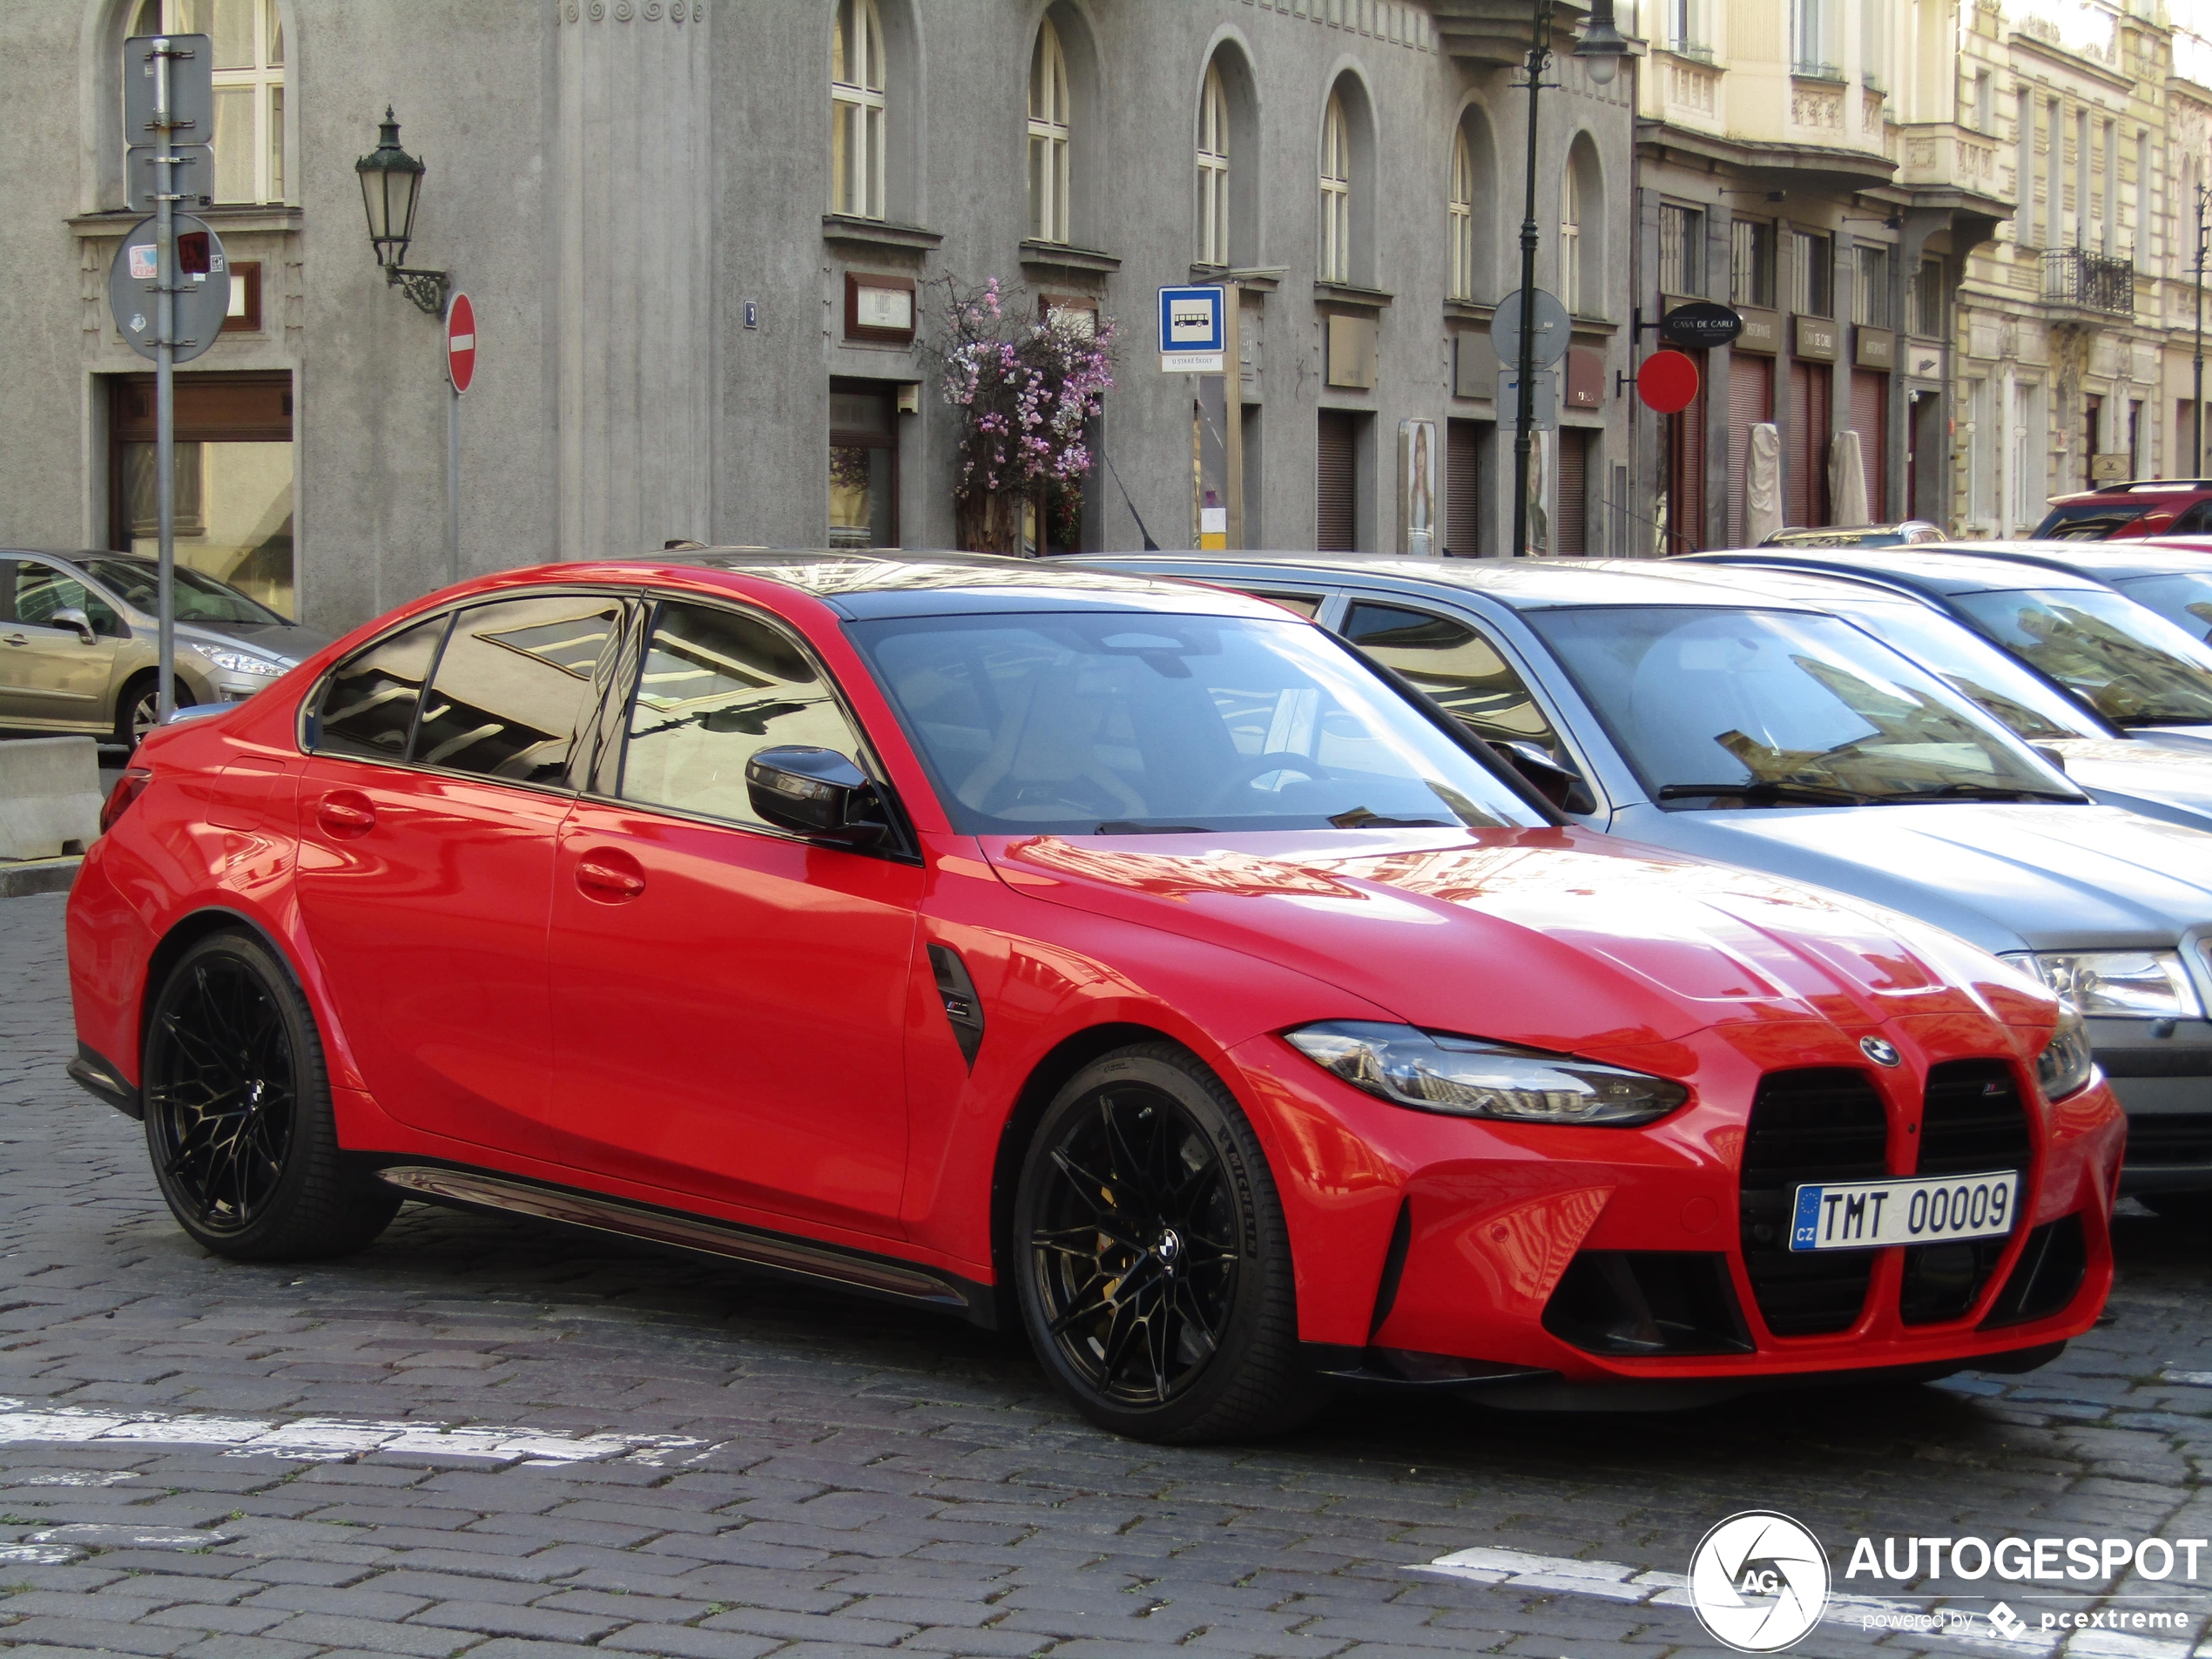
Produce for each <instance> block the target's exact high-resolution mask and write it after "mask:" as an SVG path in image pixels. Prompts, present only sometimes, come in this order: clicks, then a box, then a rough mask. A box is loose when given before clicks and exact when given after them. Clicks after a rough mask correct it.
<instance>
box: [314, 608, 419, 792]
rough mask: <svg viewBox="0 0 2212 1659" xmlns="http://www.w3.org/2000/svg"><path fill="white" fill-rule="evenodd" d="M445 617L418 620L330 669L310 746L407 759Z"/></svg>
mask: <svg viewBox="0 0 2212 1659" xmlns="http://www.w3.org/2000/svg"><path fill="white" fill-rule="evenodd" d="M447 620H448V618H446V617H431V618H430V620H429V621H428V622H419V623H417V624H415V626H414V627H412V628H409V629H408V630H407V631H405V632H403V633H397V634H394V635H393V636H392V637H390V638H389V639H387V640H385V641H383V642H382V643H381V644H375V645H371V646H370V647H369V648H368V650H367V651H362V652H361V654H360V655H358V656H356V657H352V658H347V660H346V661H345V662H342V663H341V664H339V665H338V666H337V667H336V668H334V669H333V670H331V671H330V678H327V679H326V680H325V681H323V683H322V691H321V692H320V694H319V695H318V697H317V698H316V700H315V713H314V724H313V725H312V726H311V727H310V732H309V747H311V748H313V749H314V752H316V753H317V754H327V755H352V756H354V757H356V758H358V759H363V760H403V759H406V758H407V738H408V732H412V731H413V730H414V729H415V708H416V707H417V705H419V704H420V703H421V700H422V687H423V684H424V682H426V681H427V680H428V679H429V678H430V665H431V664H433V663H435V661H437V658H438V642H439V641H440V640H441V639H442V638H444V637H445V631H446V623H447Z"/></svg>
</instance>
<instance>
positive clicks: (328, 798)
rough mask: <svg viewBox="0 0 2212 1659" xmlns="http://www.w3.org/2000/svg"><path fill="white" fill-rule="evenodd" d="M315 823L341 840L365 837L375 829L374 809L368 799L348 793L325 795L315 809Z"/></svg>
mask: <svg viewBox="0 0 2212 1659" xmlns="http://www.w3.org/2000/svg"><path fill="white" fill-rule="evenodd" d="M315 822H316V823H318V824H320V825H321V826H323V828H324V829H325V830H326V831H327V832H328V833H330V834H333V835H335V836H337V837H338V838H339V839H341V840H351V839H352V838H353V837H354V836H356V835H366V834H368V832H369V831H371V830H373V829H374V828H375V827H376V809H375V808H374V806H370V805H369V804H368V799H366V798H365V797H363V796H361V795H356V794H354V793H352V792H350V791H349V792H346V793H344V794H337V795H325V796H324V797H323V798H322V804H321V805H320V806H317V807H316V808H315Z"/></svg>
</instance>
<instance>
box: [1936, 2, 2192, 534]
mask: <svg viewBox="0 0 2212 1659" xmlns="http://www.w3.org/2000/svg"><path fill="white" fill-rule="evenodd" d="M1958 38H1959V86H1960V96H1961V99H1962V104H1963V105H1964V107H1966V108H1967V109H1969V110H1971V111H1973V117H1972V120H1973V124H1974V125H1976V127H1977V128H1978V129H1979V131H1980V132H1983V133H1984V134H1986V137H1987V138H1988V139H1989V140H1990V141H1991V142H1992V143H1993V144H1994V145H1996V148H1997V152H1998V158H1999V159H1998V173H1999V179H2000V185H1999V187H2000V193H2001V194H2003V195H2004V196H2005V198H2006V200H2007V202H2008V204H2009V206H2010V208H2011V211H2010V212H2008V213H2007V215H2006V218H2005V219H2002V220H2001V221H2000V223H1999V224H1998V225H1997V226H1995V228H1994V232H1993V234H1992V235H1991V237H1990V238H1989V239H1987V240H1986V241H1985V242H1983V243H1982V244H1981V245H1980V246H1979V247H1978V248H1976V249H1975V250H1974V252H1973V255H1972V257H1971V258H1970V259H1969V260H1968V261H1967V265H1966V272H1965V280H1964V281H1963V283H1962V284H1961V287H1960V288H1959V297H1958V314H1957V331H1956V341H1957V346H1958V356H1957V362H1958V370H1957V373H1958V381H1959V388H1958V410H1959V427H1958V433H1957V437H1956V441H1955V448H1956V450H1957V454H1958V460H1959V465H1958V468H1957V471H1956V475H1955V476H1956V490H1955V493H1954V496H1953V497H1952V502H1951V507H1952V520H1953V522H1954V523H1955V524H1956V526H1957V528H1958V529H1959V532H1960V533H1961V534H1962V535H1966V536H2018V535H2025V534H2027V532H2028V531H2029V530H2031V529H2033V528H2034V526H2035V524H2036V523H2037V521H2038V520H2040V518H2041V517H2042V516H2043V514H2044V511H2045V509H2046V506H2047V502H2048V499H2049V497H2051V496H2055V495H2060V494H2063V493H2065V492H2067V491H2069V490H2078V489H2088V488H2091V487H2092V485H2093V483H2094V482H2096V481H2097V480H2098V479H2100V478H2101V477H2102V478H2113V477H2143V478H2148V477H2188V476H2190V475H2193V474H2194V473H2195V471H2196V470H2197V469H2198V465H2199V463H2198V461H2197V457H2196V455H2195V430H2194V428H2195V421H2194V417H2193V408H2192V404H2191V401H2190V400H2191V396H2192V392H2193V388H2192V383H2191V382H2192V371H2191V351H2192V341H2191V331H2192V324H2193V321H2194V306H2195V287H2194V283H2195V238H2196V231H2195V222H2196V219H2195V214H2196V209H2195V196H2196V191H2197V187H2198V185H2200V184H2202V182H2204V181H2205V180H2206V179H2207V178H2208V176H2209V175H2208V171H2207V165H2206V164H2207V159H2208V155H2212V152H2208V147H2207V146H2208V142H2209V141H2212V131H2209V130H2208V117H2209V116H2212V90H2208V86H2207V84H2206V79H2205V78H2206V76H2207V74H2208V71H2212V64H2208V63H2207V62H2206V61H2205V54H2204V52H2203V50H2202V43H2201V42H2200V41H2197V40H2196V38H2195V37H2194V36H2193V35H2192V34H2190V33H2189V32H2188V30H2176V29H2175V26H2174V24H2173V21H2172V19H2171V17H2169V16H2168V12H2167V9H2166V7H2165V6H2164V5H2162V4H2155V3H2149V0H2134V3H2127V4H2121V3H2113V0H2084V3H2067V4H2065V5H2058V4H2054V3H2049V0H2001V3H2000V0H1978V3H1975V4H1973V5H1972V6H1971V7H1970V8H1969V9H1968V10H1967V12H1966V16H1965V17H1964V18H1963V19H1962V20H1961V26H1960V29H1959V37H1958ZM2193 48H2194V50H2193ZM2100 457H2101V459H2100Z"/></svg>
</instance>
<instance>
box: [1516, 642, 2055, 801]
mask: <svg viewBox="0 0 2212 1659" xmlns="http://www.w3.org/2000/svg"><path fill="white" fill-rule="evenodd" d="M1527 621H1528V623H1529V625H1530V626H1531V627H1533V628H1534V629H1535V630H1536V631H1537V632H1538V633H1539V634H1541V635H1542V636H1543V637H1544V639H1545V640H1546V642H1547V643H1548V644H1550V646H1551V648H1552V651H1553V652H1554V654H1555V655H1556V656H1557V657H1558V658H1560V660H1561V662H1562V663H1564V664H1566V666H1567V669H1568V672H1569V673H1570V674H1572V675H1573V676H1574V678H1575V683H1576V684H1577V685H1580V686H1581V691H1582V694H1583V696H1584V697H1585V698H1587V699H1588V701H1589V703H1590V705H1592V706H1593V707H1594V708H1595V709H1596V711H1597V712H1598V715H1599V718H1601V719H1602V720H1603V721H1604V722H1605V725H1606V726H1607V729H1608V730H1609V731H1610V732H1612V734H1613V737H1614V740H1615V742H1616V743H1617V744H1618V745H1620V747H1621V749H1622V752H1624V753H1625V754H1626V755H1627V757H1628V759H1629V764H1630V765H1633V766H1634V767H1635V770H1636V772H1637V775H1638V776H1639V777H1641V778H1642V780H1643V783H1644V786H1645V787H1646V788H1647V789H1649V791H1650V792H1651V798H1652V799H1654V800H1656V801H1660V802H1662V803H1664V804H1666V805H1668V806H1684V807H1708V806H1724V807H1735V806H1831V805H1833V806H1858V805H1865V804H1869V803H1894V802H1898V801H1915V800H1919V801H1925V800H1941V799H1952V800H1959V799H1969V800H1971V799H2007V800H2022V799H2027V800H2035V799H2062V800H2074V799H2080V797H2079V796H2077V795H2076V794H2075V793H2074V792H2073V791H2072V790H2071V789H2069V788H2068V787H2067V783H2066V780H2065V779H2063V778H2062V777H2060V775H2059V774H2058V773H2056V772H2052V771H2050V770H2049V769H2048V768H2047V767H2046V766H2045V765H2043V764H2042V763H2041V762H2040V760H2038V759H2036V758H2035V756H2034V754H2033V752H2031V751H2029V750H2028V749H2027V748H2026V747H2024V746H2023V745H2021V744H2020V742H2019V740H2018V739H2016V738H2013V737H2012V736H2010V735H2009V734H2008V733H2006V732H2004V731H2002V730H2001V729H2000V728H1999V727H1997V726H1995V725H1991V724H1990V723H1989V722H1988V721H1987V720H1986V718H1984V717H1982V716H1981V715H1979V713H1977V712H1976V711H1974V710H1973V707H1972V705H1969V704H1967V703H1966V702H1965V701H1964V700H1963V699H1961V698H1959V696H1958V695H1957V694H1956V693H1955V692H1953V691H1952V690H1951V689H1950V688H1949V687H1948V686H1946V685H1944V683H1943V682H1942V681H1941V680H1939V679H1938V678H1935V677H1934V676H1933V675H1932V674H1931V673H1929V672H1927V671H1925V670H1924V669H1921V668H1918V667H1916V666H1915V665H1914V664H1912V663H1910V662H1908V661H1906V660H1905V658H1903V657H1900V656H1899V655H1898V653H1897V652H1895V651H1891V650H1890V649H1888V647H1886V646H1885V645H1883V644H1879V643H1878V642H1877V641H1875V640H1873V639H1870V638H1869V637H1867V636H1866V635H1865V634H1864V633H1862V632H1860V631H1858V629H1856V628H1854V627H1852V626H1851V624H1849V623H1847V622H1844V621H1843V620H1841V619H1840V618H1838V617H1824V616H1812V615H1808V614H1805V613H1803V612H1797V611H1784V610H1737V609H1733V608H1730V609H1720V608H1710V609H1709V608H1705V607H1690V606H1682V607H1675V606H1668V607H1663V608H1662V607H1657V606H1649V607H1647V606H1622V607H1619V608H1617V609H1615V608H1608V609H1604V610H1534V611H1530V612H1528V613H1527Z"/></svg>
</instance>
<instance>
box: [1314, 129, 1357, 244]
mask: <svg viewBox="0 0 2212 1659" xmlns="http://www.w3.org/2000/svg"><path fill="white" fill-rule="evenodd" d="M1320 275H1321V280H1322V281H1324V282H1349V281H1351V280H1352V127H1351V124H1350V123H1349V122H1347V121H1346V120H1345V113H1344V100H1343V99H1342V98H1339V97H1338V96H1337V95H1336V94H1335V93H1334V92H1332V93H1330V94H1329V107H1328V110H1327V111H1326V112H1325V114H1324V115H1323V116H1322V118H1321V272H1320Z"/></svg>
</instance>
